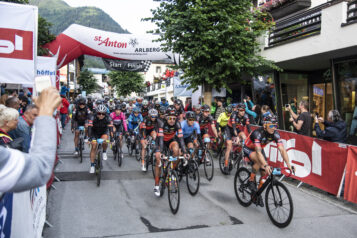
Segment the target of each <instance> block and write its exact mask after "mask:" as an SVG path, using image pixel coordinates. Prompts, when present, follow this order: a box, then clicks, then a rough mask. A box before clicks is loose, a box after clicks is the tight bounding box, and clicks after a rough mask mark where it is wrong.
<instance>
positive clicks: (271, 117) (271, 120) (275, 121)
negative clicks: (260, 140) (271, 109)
mask: <svg viewBox="0 0 357 238" xmlns="http://www.w3.org/2000/svg"><path fill="white" fill-rule="evenodd" d="M263 123H264V124H267V123H272V124H278V118H277V116H275V115H273V114H269V115H268V116H266V117H264V118H263Z"/></svg>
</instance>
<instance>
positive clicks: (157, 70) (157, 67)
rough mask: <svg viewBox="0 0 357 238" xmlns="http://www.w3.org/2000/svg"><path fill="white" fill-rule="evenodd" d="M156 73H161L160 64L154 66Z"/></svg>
mask: <svg viewBox="0 0 357 238" xmlns="http://www.w3.org/2000/svg"><path fill="white" fill-rule="evenodd" d="M156 73H157V74H161V66H156Z"/></svg>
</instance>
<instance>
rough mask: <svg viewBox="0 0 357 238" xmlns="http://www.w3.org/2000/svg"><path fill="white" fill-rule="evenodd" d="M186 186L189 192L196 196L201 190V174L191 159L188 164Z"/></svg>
mask: <svg viewBox="0 0 357 238" xmlns="http://www.w3.org/2000/svg"><path fill="white" fill-rule="evenodd" d="M187 166H188V167H187V173H186V184H187V189H188V192H189V193H190V194H191V195H192V196H194V195H196V194H197V192H198V190H199V188H200V174H199V172H198V164H197V162H196V161H194V160H193V159H191V160H190V161H189V162H188V164H187Z"/></svg>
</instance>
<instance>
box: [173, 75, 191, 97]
mask: <svg viewBox="0 0 357 238" xmlns="http://www.w3.org/2000/svg"><path fill="white" fill-rule="evenodd" d="M173 79H174V97H191V96H192V89H188V87H189V86H190V85H189V84H183V82H182V80H181V79H180V77H174V78H173Z"/></svg>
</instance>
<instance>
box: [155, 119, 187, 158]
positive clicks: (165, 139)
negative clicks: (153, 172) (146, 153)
mask: <svg viewBox="0 0 357 238" xmlns="http://www.w3.org/2000/svg"><path fill="white" fill-rule="evenodd" d="M157 131H158V134H157V136H158V141H159V143H157V144H156V146H157V147H156V151H160V152H163V149H164V145H165V146H166V147H168V146H170V144H171V142H173V141H176V140H178V142H179V145H180V148H181V150H182V152H183V153H184V154H185V153H186V147H185V142H184V140H183V134H182V128H181V124H180V122H178V121H176V122H175V124H174V125H172V126H171V125H169V124H168V122H167V121H166V120H165V121H162V120H158V123H157Z"/></svg>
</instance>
